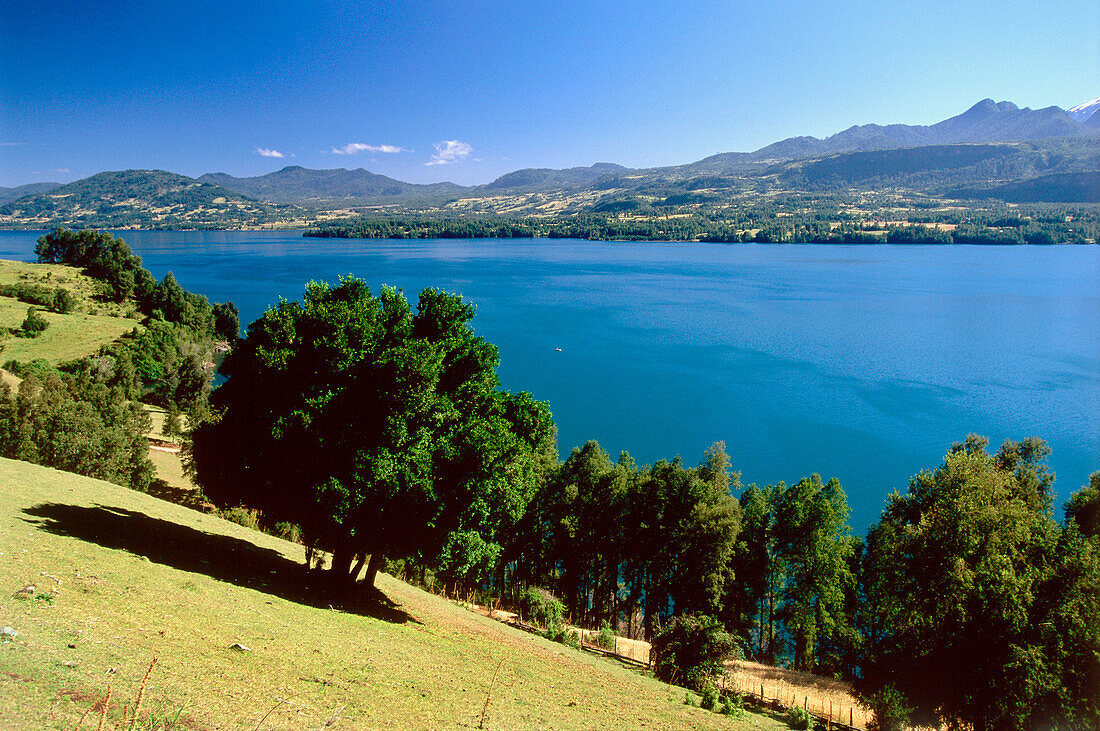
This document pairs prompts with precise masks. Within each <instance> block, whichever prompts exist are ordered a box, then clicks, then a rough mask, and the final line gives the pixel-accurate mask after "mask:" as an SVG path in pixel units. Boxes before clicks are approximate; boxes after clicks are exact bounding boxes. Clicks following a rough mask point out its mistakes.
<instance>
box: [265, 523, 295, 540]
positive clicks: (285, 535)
mask: <svg viewBox="0 0 1100 731" xmlns="http://www.w3.org/2000/svg"><path fill="white" fill-rule="evenodd" d="M271 532H272V533H273V534H274V535H275V536H276V537H278V538H282V539H283V540H284V541H290V542H291V543H301V542H302V529H301V528H300V527H298V524H297V523H287V522H280V523H276V524H275V528H274V529H272V531H271Z"/></svg>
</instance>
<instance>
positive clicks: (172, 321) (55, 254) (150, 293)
mask: <svg viewBox="0 0 1100 731" xmlns="http://www.w3.org/2000/svg"><path fill="white" fill-rule="evenodd" d="M35 252H36V254H37V255H38V260H39V261H40V262H49V263H61V264H70V265H73V266H79V267H83V268H84V271H85V273H86V274H88V275H89V276H91V277H94V278H95V279H97V280H99V281H100V282H102V283H103V285H104V286H105V287H106V290H107V291H106V293H105V294H106V296H107V297H109V298H111V299H114V300H116V301H120V302H121V301H124V300H126V299H128V298H133V299H135V300H137V302H138V304H139V305H140V308H141V311H142V312H144V313H146V314H148V315H149V320H148V321H147V322H146V328H145V329H144V330H143V331H141V332H140V333H138V332H135V333H134V334H133V336H132V337H130V338H128V339H126V340H124V342H123V343H122V344H121V346H120V348H121V349H125V350H126V351H128V353H127V354H126V355H125V356H123V355H122V354H121V351H120V349H119V348H116V349H115V350H114V354H115V356H116V357H118V358H123V357H125V358H126V359H128V361H129V363H132V364H133V367H134V368H135V369H136V373H137V376H138V378H139V379H140V383H139V384H138V386H139V387H142V386H143V387H146V388H149V389H151V390H152V391H153V392H154V396H153V400H154V401H157V402H159V403H161V404H164V405H167V404H174V405H176V406H178V407H179V408H181V409H185V410H191V409H194V408H196V407H197V405H198V404H200V403H203V402H205V400H206V397H207V395H208V394H209V391H210V388H211V381H212V379H213V373H212V372H211V371H210V370H208V369H207V367H206V364H207V363H208V362H210V361H211V360H212V359H213V341H214V340H215V339H216V338H219V337H228V336H229V335H228V334H229V333H230V331H232V333H233V336H232V339H235V338H236V332H237V330H236V329H234V328H237V329H239V327H240V324H239V321H238V320H237V308H236V307H235V306H234V305H233V304H232V303H223V304H218V305H211V304H210V302H209V301H208V300H207V299H206V297H203V296H202V295H198V294H194V293H192V292H188V291H186V290H185V289H183V287H181V286H180V284H179V283H178V282H177V281H176V279H175V277H174V276H173V275H172V273H171V272H168V273H167V274H166V275H165V276H164V278H163V279H161V281H159V282H157V281H156V280H155V279H154V278H153V276H152V275H151V274H150V273H149V271H148V270H146V269H144V268H143V267H142V266H141V258H140V257H138V256H135V255H134V254H133V252H132V251H131V250H130V247H129V246H128V245H127V244H126V242H125V241H123V240H122V239H120V238H116V237H114V236H111V235H110V234H109V233H106V232H99V231H91V230H83V231H76V232H74V231H66V230H64V229H56V230H54V231H53V232H51V233H49V234H47V235H45V236H43V237H41V238H39V239H38V243H37V245H36V246H35ZM62 292H63V290H58V291H57V292H56V293H55V294H53V295H51V298H50V305H51V306H52V307H54V308H55V309H57V308H63V307H65V306H66V301H67V300H66V298H65V296H64V295H63V294H62ZM70 305H71V302H70ZM59 311H62V310H59ZM129 363H128V364H127V368H128V367H129Z"/></svg>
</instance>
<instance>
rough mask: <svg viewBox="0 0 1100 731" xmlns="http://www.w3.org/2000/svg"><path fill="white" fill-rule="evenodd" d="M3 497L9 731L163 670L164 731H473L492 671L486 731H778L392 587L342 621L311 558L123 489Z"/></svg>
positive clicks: (17, 473) (43, 476)
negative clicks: (319, 585) (316, 586)
mask: <svg viewBox="0 0 1100 731" xmlns="http://www.w3.org/2000/svg"><path fill="white" fill-rule="evenodd" d="M0 485H2V486H3V489H2V490H0V626H10V627H11V628H13V629H14V630H15V631H16V632H17V633H18V635H17V636H16V638H15V639H14V641H10V642H5V643H3V644H2V645H0V698H3V699H4V702H3V703H0V727H2V728H12V729H71V728H74V727H75V726H76V724H77V721H78V720H79V718H80V716H81V714H83V713H84V712H85V711H86V710H87V709H88V708H90V707H92V706H93V704H95V703H97V702H100V701H102V699H103V697H104V696H105V694H106V690H107V685H108V684H110V685H111V686H112V689H113V694H114V695H113V699H114V700H113V701H112V703H113V704H122V703H127V702H129V703H130V704H131V705H132V704H133V702H134V699H135V696H136V694H137V691H138V688H139V686H140V684H141V679H142V676H143V674H144V673H145V670H146V668H147V667H148V665H149V662H150V660H151V659H152V658H153V657H157V658H159V661H158V664H157V666H156V668H155V669H154V670H153V672H152V675H151V676H150V680H149V684H148V689H147V691H146V693H145V698H144V703H143V708H144V709H145V710H146V711H147V712H149V713H152V714H154V716H155V717H156V718H164V717H169V718H171V717H173V716H175V715H176V714H177V713H179V712H180V711H181V710H182V716H181V718H182V721H183V722H185V724H186V725H181V724H179V723H177V724H171V725H168V726H166V727H167V728H190V729H256V728H263V729H319V728H322V727H323V726H325V724H326V722H328V721H330V720H331V724H330V725H328V726H326V728H332V729H360V728H400V729H418V728H433V729H436V728H438V729H444V728H476V727H477V726H478V724H479V721H480V720H481V714H482V712H483V710H485V708H486V705H485V703H486V697H487V695H488V693H489V690H490V685H491V683H492V681H493V676H494V672H495V671H496V669H497V668H498V667H499V673H498V675H497V677H496V682H495V685H493V689H492V698H491V700H490V702H489V705H488V709H487V711H486V714H485V718H484V727H485V728H486V729H529V728H545V729H643V728H645V729H703V728H708V729H709V728H718V729H722V728H730V729H736V728H740V729H753V730H754V731H755V730H756V729H763V730H764V731H767V730H768V729H781V728H785V726H784V725H783V724H780V723H778V722H777V721H774V720H772V719H770V718H768V717H765V716H756V715H747V716H745V717H743V718H740V719H732V718H727V717H724V716H719V715H716V714H713V713H710V712H707V711H703V710H701V709H698V708H689V707H687V706H684V705H683V699H684V691H683V690H681V689H676V688H670V687H669V686H667V685H663V684H661V683H657V682H655V681H653V680H651V679H649V678H645V677H642V676H640V675H638V674H637V673H636V672H635V671H632V670H628V669H626V668H623V667H621V666H619V665H617V664H614V663H611V662H609V661H606V660H603V659H599V658H595V657H592V656H589V655H585V654H582V653H579V652H576V651H574V650H571V649H569V648H566V647H564V646H562V645H557V644H553V643H550V642H548V641H546V640H544V639H542V638H539V637H535V636H532V635H528V634H525V633H522V632H519V631H517V630H513V629H511V628H509V627H506V626H504V625H502V624H501V623H499V622H496V621H493V620H490V619H488V618H485V617H482V616H480V615H477V614H475V613H472V612H470V611H467V610H465V609H462V608H460V607H458V606H456V605H455V604H452V603H450V602H448V601H445V600H443V599H440V598H438V597H435V596H432V595H430V594H427V593H425V592H422V591H420V590H418V589H414V588H412V587H410V586H408V585H407V584H404V583H401V582H399V581H397V580H395V579H393V578H391V577H388V576H384V575H383V576H380V577H379V584H380V586H381V588H382V590H383V591H384V593H385V594H386V596H388V598H389V600H390V602H392V605H389V604H387V605H380V604H376V605H370V606H359V607H357V608H354V611H352V609H353V608H347V609H348V611H338V610H339V607H338V608H336V609H333V608H331V607H330V606H328V603H327V602H324V601H321V600H320V598H319V597H318V596H316V595H315V594H314V593H313V592H311V591H310V589H309V587H308V585H306V582H305V581H303V577H302V574H300V573H298V571H299V569H300V566H301V562H302V547H301V546H297V545H294V544H291V543H287V542H285V541H282V540H279V539H277V538H274V537H272V536H268V535H265V534H260V533H257V532H254V531H250V530H248V529H246V528H242V527H240V526H237V525H235V524H232V523H228V522H226V521H224V520H221V519H219V518H217V517H214V516H212V515H205V514H202V513H198V512H196V511H193V510H188V509H186V508H182V507H180V506H177V505H173V504H170V503H166V502H164V501H161V500H157V499H155V498H152V497H150V496H148V495H143V494H140V493H137V492H133V491H130V490H127V489H125V488H121V487H118V486H116V485H111V484H108V483H105V482H99V481H96V480H91V479H87V478H83V477H78V476H75V475H71V474H68V473H63V472H57V471H54V470H50V469H46V468H43V467H38V466H34V465H30V464H26V463H22V462H15V461H10V460H0ZM28 586H33V587H34V589H33V592H24V593H19V592H20V590H22V589H24V587H28ZM237 643H240V644H241V645H243V646H246V647H247V648H249V649H248V650H239V649H234V645H235V644H237ZM116 708H117V706H116ZM93 718H94V719H95V723H86V724H85V728H89V727H90V728H95V727H96V724H97V723H98V712H97V713H95V714H94V715H93ZM119 719H121V709H120V708H118V710H116V711H112V712H111V715H110V719H109V721H110V724H109V727H110V728H114V726H115V723H117V721H118V720H119Z"/></svg>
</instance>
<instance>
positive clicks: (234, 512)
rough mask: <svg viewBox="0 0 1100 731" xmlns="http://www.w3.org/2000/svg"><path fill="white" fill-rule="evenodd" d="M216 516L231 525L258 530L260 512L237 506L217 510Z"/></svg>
mask: <svg viewBox="0 0 1100 731" xmlns="http://www.w3.org/2000/svg"><path fill="white" fill-rule="evenodd" d="M218 514H219V515H220V516H221V517H223V518H225V519H226V520H228V521H229V522H231V523H236V524H237V525H243V526H244V527H245V528H251V529H252V530H260V511H259V510H252V509H251V508H246V507H244V506H243V505H238V506H237V507H235V508H227V509H226V510H219V511H218Z"/></svg>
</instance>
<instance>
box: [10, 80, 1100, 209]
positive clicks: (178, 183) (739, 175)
mask: <svg viewBox="0 0 1100 731" xmlns="http://www.w3.org/2000/svg"><path fill="white" fill-rule="evenodd" d="M1098 110H1100V98H1098V99H1094V100H1092V101H1090V102H1085V103H1084V104H1080V105H1077V106H1075V107H1072V108H1071V109H1070V110H1063V109H1060V108H1058V107H1047V108H1044V109H1030V108H1026V107H1025V108H1020V107H1018V106H1016V105H1015V104H1013V103H1011V102H1007V101H1002V102H994V101H993V100H992V99H984V100H982V101H980V102H978V103H977V104H975V105H974V106H972V107H970V108H969V109H967V110H966V111H965V112H963V113H962V114H959V115H956V116H954V117H951V118H949V119H945V120H943V121H941V122H938V123H936V124H932V125H904V124H890V125H879V124H865V125H858V126H854V127H850V128H849V129H846V130H844V131H842V132H838V133H836V134H834V135H831V136H829V137H826V138H824V139H818V138H815V137H791V138H788V139H785V140H782V141H779V142H776V143H773V144H770V145H767V146H766V147H763V148H761V149H759V150H756V151H754V152H725V153H720V154H717V155H712V156H710V157H707V158H704V159H702V160H699V161H696V162H693V163H689V164H686V165H677V166H670V167H661V168H647V169H630V168H626V167H623V166H621V165H616V164H613V163H596V164H595V165H592V166H588V167H574V168H567V169H563V170H553V169H547V168H526V169H521V170H516V171H513V172H510V173H507V174H505V175H502V176H501V177H499V178H497V179H496V180H494V181H492V182H490V183H487V184H484V185H479V186H468V187H467V186H460V185H456V184H454V183H449V182H444V183H432V184H427V185H421V184H414V183H406V182H402V181H400V180H395V179H394V178H390V177H387V176H385V175H379V174H376V173H372V172H370V171H368V170H365V169H362V168H360V169H357V170H347V169H344V168H338V169H329V170H311V169H307V168H304V167H301V166H297V165H292V166H288V167H284V168H282V169H281V170H278V171H276V172H272V173H268V174H266V175H260V176H255V177H235V176H232V175H229V174H227V173H207V174H205V175H202V176H200V177H199V178H197V179H195V178H188V177H186V176H182V175H176V174H174V173H168V172H165V171H122V172H105V173H99V174H96V175H93V176H91V177H89V178H85V179H83V180H78V181H75V182H73V183H69V184H67V185H60V184H56V183H35V184H30V185H25V186H19V187H17V188H0V224H7V225H41V226H45V225H55V224H58V223H64V224H65V225H80V224H81V223H83V224H87V225H98V226H109V225H124V224H127V223H129V224H132V225H149V226H207V225H209V226H217V225H227V223H234V222H235V223H237V224H239V225H261V224H262V223H264V222H271V221H280V222H284V223H285V222H286V221H287V220H288V219H292V220H298V219H303V220H305V219H308V218H309V217H310V214H309V213H308V212H307V210H304V209H308V210H313V211H314V213H315V214H316V212H317V211H318V210H323V209H326V208H328V209H346V208H353V207H355V206H361V205H389V206H396V207H397V209H398V210H397V211H396V212H405V213H408V212H415V211H417V210H424V209H427V208H431V207H437V208H438V207H440V206H445V205H447V204H449V203H453V202H455V201H456V200H458V199H462V200H470V201H473V205H474V208H473V210H480V211H483V212H485V211H489V212H497V213H500V212H523V211H524V210H527V212H536V210H535V209H536V207H541V208H538V210H543V211H546V210H549V211H551V212H557V213H571V212H583V211H584V210H591V211H594V212H601V211H602V212H614V211H616V210H629V209H630V208H631V207H632V206H633V205H634V204H633V203H632V202H631V201H632V200H633V199H632V196H639V195H641V196H647V197H648V199H650V200H654V199H657V198H663V199H664V200H665V203H666V204H667V205H674V204H691V203H698V202H701V201H704V200H707V199H709V197H713V196H714V195H716V194H717V195H721V194H723V191H724V192H725V193H728V192H729V191H736V190H747V189H758V190H759V189H761V186H765V187H769V188H772V189H775V190H787V191H795V190H804V189H809V190H830V189H839V188H843V187H845V186H852V185H858V186H864V187H870V188H880V189H881V188H890V189H905V190H910V191H918V192H921V193H923V194H929V195H952V196H967V197H972V198H988V197H997V196H998V194H1001V195H1002V197H1003V198H1004V199H1008V198H1012V199H1016V200H1023V201H1025V202H1026V200H1027V199H1031V200H1034V201H1047V200H1053V201H1058V200H1061V199H1062V198H1064V199H1065V202H1100V144H1098V142H1100V113H1098ZM501 196H504V197H506V198H507V197H509V196H512V197H513V198H514V197H519V198H520V200H519V201H518V202H517V201H516V200H509V201H507V202H506V203H504V204H497V203H492V202H487V201H496V200H498V199H499V198H500V197H501ZM479 206H480V207H479ZM494 206H496V207H494ZM525 206H526V209H525ZM547 206H549V208H547Z"/></svg>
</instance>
